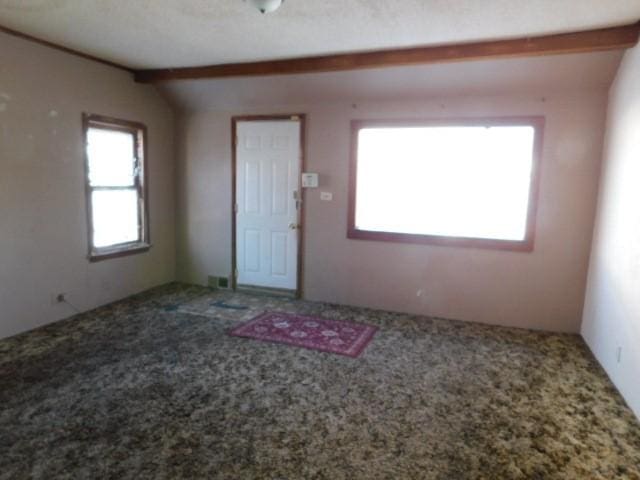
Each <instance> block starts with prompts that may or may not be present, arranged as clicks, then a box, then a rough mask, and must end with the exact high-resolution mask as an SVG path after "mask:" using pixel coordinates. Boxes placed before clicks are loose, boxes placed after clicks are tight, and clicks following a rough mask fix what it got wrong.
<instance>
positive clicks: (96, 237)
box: [84, 114, 150, 261]
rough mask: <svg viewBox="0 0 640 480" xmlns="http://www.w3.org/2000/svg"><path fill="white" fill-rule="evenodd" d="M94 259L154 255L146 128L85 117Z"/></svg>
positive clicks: (91, 258) (100, 118)
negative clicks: (151, 235) (151, 253)
mask: <svg viewBox="0 0 640 480" xmlns="http://www.w3.org/2000/svg"><path fill="white" fill-rule="evenodd" d="M84 141H85V159H86V160H85V166H86V192H87V217H88V221H89V225H88V227H89V259H90V260H91V261H97V260H103V259H106V258H112V257H116V256H122V255H128V254H132V253H137V252H142V251H146V250H148V249H149V246H150V245H149V231H148V225H149V222H148V209H147V195H146V182H145V170H146V168H145V149H146V127H145V126H144V125H143V124H141V123H136V122H129V121H126V120H117V119H113V118H107V117H102V116H98V115H86V114H85V115H84Z"/></svg>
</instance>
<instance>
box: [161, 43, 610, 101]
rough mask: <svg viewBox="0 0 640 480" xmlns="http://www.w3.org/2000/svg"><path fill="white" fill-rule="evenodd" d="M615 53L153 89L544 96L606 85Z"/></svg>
mask: <svg viewBox="0 0 640 480" xmlns="http://www.w3.org/2000/svg"><path fill="white" fill-rule="evenodd" d="M621 57H622V52H620V51H614V52H599V53H583V54H574V55H554V56H546V57H529V58H513V59H504V60H483V61H474V62H461V63H446V64H437V65H422V66H411V67H395V68H383V69H370V70H355V71H349V72H331V73H314V74H304V75H282V76H270V77H253V78H246V77H245V78H219V79H208V80H181V81H178V82H168V83H163V84H160V85H159V87H160V88H161V89H162V91H163V92H164V93H165V94H166V95H167V96H168V98H169V99H170V100H171V102H172V103H173V104H174V105H175V106H176V107H177V108H180V109H183V110H190V111H197V110H233V109H238V108H257V109H260V108H262V107H264V108H271V107H273V106H278V105H280V106H287V105H308V104H317V103H320V104H323V103H327V102H352V103H355V102H360V101H366V100H375V101H385V100H414V99H421V100H425V99H434V98H435V99H440V98H444V97H449V96H459V95H477V94H480V95H483V96H490V95H498V94H500V95H502V94H505V93H515V94H527V95H538V94H541V95H546V94H547V93H548V92H559V91H570V92H574V91H578V90H593V89H601V90H606V89H608V88H609V86H610V85H611V82H612V80H613V78H614V76H615V74H616V70H617V68H618V66H619V64H620V59H621Z"/></svg>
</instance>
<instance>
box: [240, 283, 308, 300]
mask: <svg viewBox="0 0 640 480" xmlns="http://www.w3.org/2000/svg"><path fill="white" fill-rule="evenodd" d="M236 291H238V292H242V293H251V294H254V295H269V296H272V297H287V298H298V292H296V291H295V290H287V289H285V288H271V287H259V286H257V285H238V286H236Z"/></svg>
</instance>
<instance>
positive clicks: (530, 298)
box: [178, 84, 606, 332]
mask: <svg viewBox="0 0 640 480" xmlns="http://www.w3.org/2000/svg"><path fill="white" fill-rule="evenodd" d="M256 88H259V84H257V86H256ZM256 95H257V94H256ZM605 110H606V90H605V89H594V90H590V91H585V92H571V93H568V92H556V93H554V92H553V91H550V92H544V94H543V95H538V94H530V95H523V94H518V95H507V94H505V95H501V96H492V97H479V96H474V97H463V96H460V97H452V98H445V99H420V100H417V101H413V102H408V101H404V102H367V103H361V104H358V105H357V108H354V107H352V105H351V104H349V103H334V104H331V103H329V104H315V103H311V102H310V103H308V104H305V105H290V106H287V107H282V106H281V107H277V106H273V107H264V106H262V107H261V108H259V109H255V108H249V107H244V108H238V109H236V110H234V111H233V112H229V111H225V112H221V111H202V112H197V111H191V112H186V113H183V114H182V118H181V120H180V121H179V130H180V132H179V135H178V138H179V139H180V146H179V150H180V152H179V164H178V211H180V212H182V213H181V216H180V217H181V218H180V219H179V220H178V270H179V271H178V275H179V278H180V279H182V280H185V281H190V282H195V283H205V282H206V277H207V275H209V274H212V275H229V273H230V264H231V258H230V255H231V230H230V229H231V218H230V213H229V212H230V209H231V207H230V202H231V191H230V185H231V171H230V168H231V157H230V155H231V150H230V141H229V137H230V132H229V129H230V118H231V115H232V114H241V113H252V114H257V113H276V112H306V113H307V114H308V131H307V153H308V156H307V159H308V166H307V170H309V171H313V172H318V173H319V174H320V182H321V187H320V188H319V189H317V190H313V191H308V192H307V193H306V225H307V226H306V232H305V255H304V261H305V264H304V268H305V274H304V291H305V297H306V298H308V299H311V300H323V301H330V302H338V303H343V304H351V305H363V306H369V307H374V308H382V309H389V310H398V311H405V312H412V313H418V314H425V315H434V316H441V317H448V318H454V319H462V320H471V321H479V322H485V323H491V324H499V325H510V326H517V327H525V328H534V329H545V330H555V331H568V332H577V331H579V326H580V319H581V315H582V305H583V300H584V288H585V283H586V275H587V262H588V256H589V250H590V241H591V231H592V228H593V217H594V210H595V202H596V188H597V180H598V174H599V168H600V155H601V149H602V137H603V130H604V117H605ZM474 115H475V116H492V115H495V116H499V115H544V116H546V122H547V123H546V131H545V143H544V155H543V162H542V181H541V190H540V203H539V217H538V230H537V238H536V248H535V251H534V252H533V253H517V252H506V251H492V250H480V249H468V248H448V247H438V246H428V245H407V244H394V243H380V242H371V241H361V240H348V239H347V238H346V222H347V219H346V208H347V162H348V156H349V141H350V129H349V122H350V120H351V119H354V118H398V117H399V118H407V117H451V116H474ZM321 191H328V192H332V193H333V195H334V200H333V201H332V202H322V201H320V192H321Z"/></svg>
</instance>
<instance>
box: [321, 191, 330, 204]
mask: <svg viewBox="0 0 640 480" xmlns="http://www.w3.org/2000/svg"><path fill="white" fill-rule="evenodd" d="M320 200H322V201H323V202H330V201H331V200H333V193H331V192H320Z"/></svg>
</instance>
